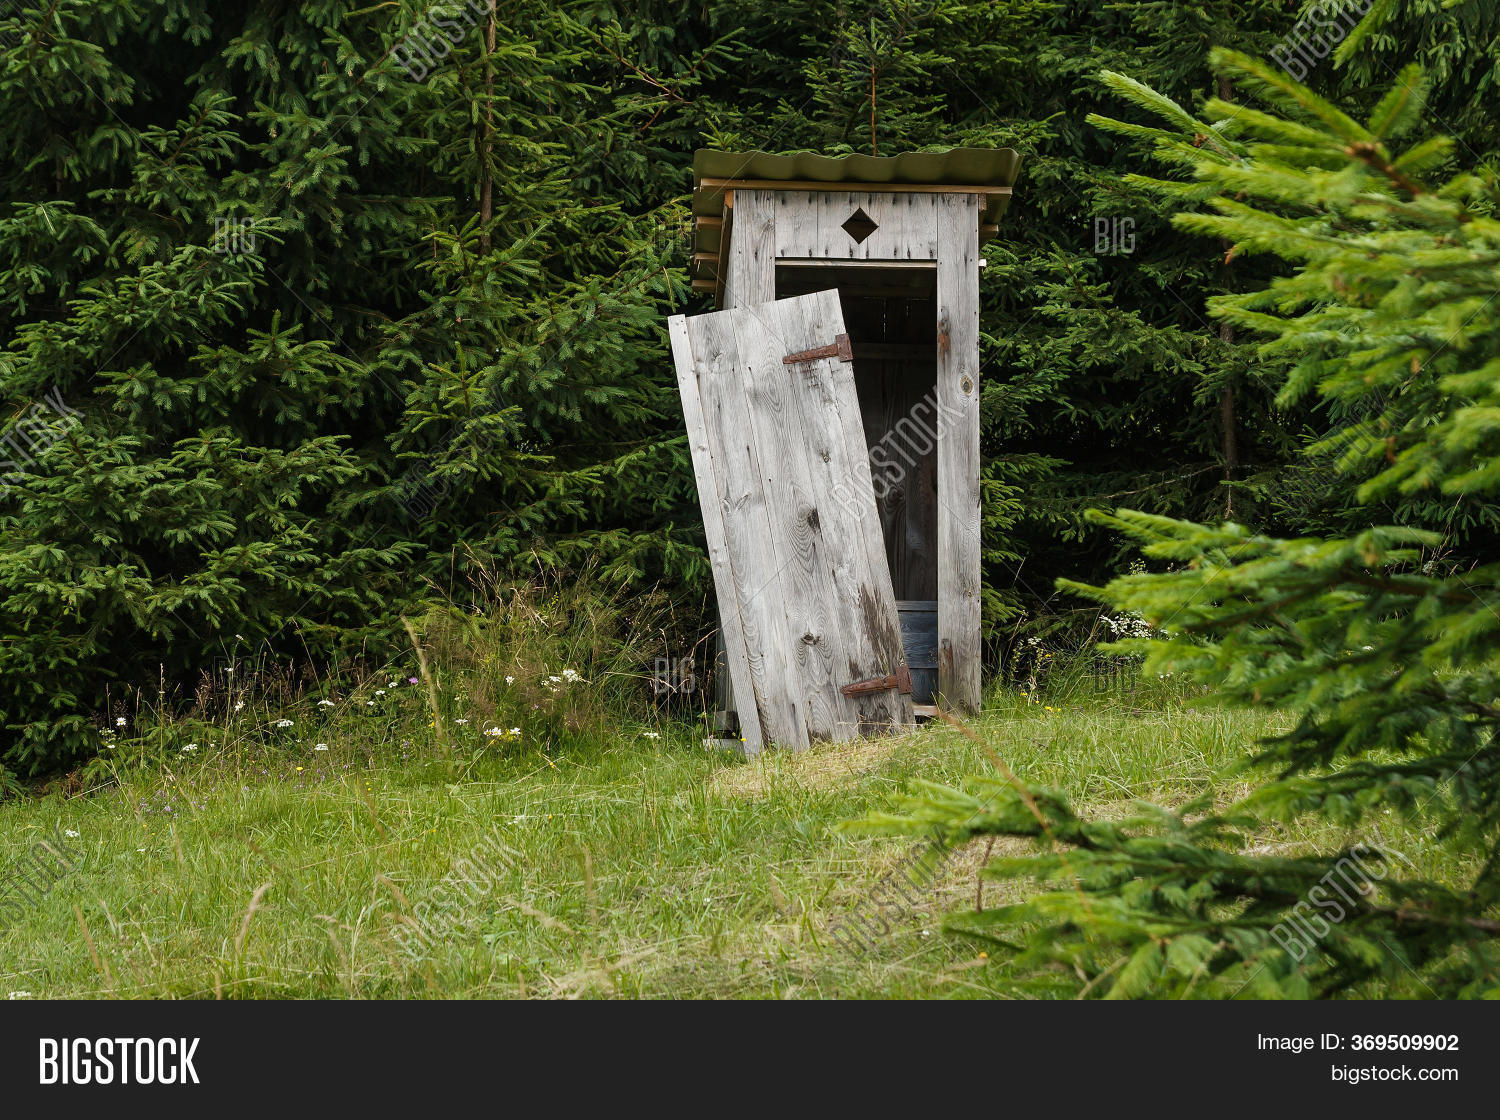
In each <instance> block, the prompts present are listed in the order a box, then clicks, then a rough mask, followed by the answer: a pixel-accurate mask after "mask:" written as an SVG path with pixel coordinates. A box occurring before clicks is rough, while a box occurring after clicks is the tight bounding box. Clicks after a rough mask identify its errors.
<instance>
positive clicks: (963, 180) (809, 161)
mask: <svg viewBox="0 0 1500 1120" xmlns="http://www.w3.org/2000/svg"><path fill="white" fill-rule="evenodd" d="M1020 165H1021V156H1020V153H1018V152H1016V151H1015V150H1014V149H1011V148H950V149H949V150H948V151H946V152H903V153H902V154H901V155H899V156H863V155H848V156H825V155H820V154H818V153H817V152H792V153H790V154H788V155H772V154H771V153H769V152H715V151H710V150H709V149H707V148H700V149H699V150H698V151H696V152H694V153H693V189H694V190H697V189H698V184H699V183H700V182H702V180H704V179H776V180H780V181H783V182H787V181H797V180H801V181H804V182H813V183H951V184H952V185H954V186H964V187H988V186H995V187H1010V186H1014V185H1015V182H1016V170H1017V168H1019V167H1020Z"/></svg>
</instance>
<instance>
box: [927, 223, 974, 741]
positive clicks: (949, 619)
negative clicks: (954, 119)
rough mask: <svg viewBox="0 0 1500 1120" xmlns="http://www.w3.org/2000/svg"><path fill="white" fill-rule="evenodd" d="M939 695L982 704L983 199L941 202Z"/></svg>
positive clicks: (952, 701) (970, 705)
mask: <svg viewBox="0 0 1500 1120" xmlns="http://www.w3.org/2000/svg"><path fill="white" fill-rule="evenodd" d="M939 199H940V202H939V209H938V265H937V320H938V321H937V332H938V334H937V343H938V345H937V361H938V368H937V399H938V410H939V415H940V417H941V419H940V422H939V438H938V466H937V475H938V691H939V692H940V693H941V694H942V697H943V700H944V702H945V703H947V704H948V705H950V706H953V707H956V708H958V709H960V710H963V711H969V712H973V711H977V710H978V709H979V701H980V597H979V591H980V536H979V533H980V529H979V267H978V260H977V255H978V238H979V199H978V197H977V196H975V195H959V194H945V195H940V196H939Z"/></svg>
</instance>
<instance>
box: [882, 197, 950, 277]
mask: <svg viewBox="0 0 1500 1120" xmlns="http://www.w3.org/2000/svg"><path fill="white" fill-rule="evenodd" d="M940 197H941V196H940V195H932V194H922V193H919V192H917V191H903V192H887V193H884V194H880V193H872V194H871V195H869V196H868V200H867V202H866V204H865V213H867V214H869V215H870V219H871V220H872V221H874V222H875V223H876V224H877V225H878V226H879V228H878V229H877V230H876V231H875V232H874V233H873V234H871V235H870V237H869V239H868V240H866V241H865V243H864V248H865V256H866V257H867V258H870V259H875V258H880V259H883V260H927V261H930V260H934V259H936V257H937V200H938V198H940Z"/></svg>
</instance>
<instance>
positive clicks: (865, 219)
mask: <svg viewBox="0 0 1500 1120" xmlns="http://www.w3.org/2000/svg"><path fill="white" fill-rule="evenodd" d="M842 228H843V230H844V232H845V233H847V234H848V235H849V236H850V237H852V238H854V243H855V244H856V245H858V244H860V243H861V242H863V241H864V239H865V238H867V237H869V236H870V234H872V233H874V232H875V231H876V230H877V229H879V228H880V226H879V225H878V224H877V223H876V221H875V219H874V218H872V217H870V215H868V214H866V213H865V208H864V207H863V206H861V207H860V208H859V209H858V210H856V211H854V213H852V214H850V215H849V217H848V218H847V219H846V220H845V222H844V225H843V227H842Z"/></svg>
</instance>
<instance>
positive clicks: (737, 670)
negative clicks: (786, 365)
mask: <svg viewBox="0 0 1500 1120" xmlns="http://www.w3.org/2000/svg"><path fill="white" fill-rule="evenodd" d="M667 333H668V336H669V337H670V338H671V340H672V358H673V363H674V365H675V366H676V368H677V388H678V390H679V392H680V393H681V396H682V415H683V420H684V422H685V423H686V425H687V433H688V447H689V448H690V449H691V452H692V457H693V473H694V475H696V476H697V479H698V505H699V508H701V509H702V511H703V534H704V536H705V537H706V538H707V541H708V558H709V563H710V564H711V565H712V567H713V570H714V573H715V576H716V577H717V575H718V573H719V572H721V571H723V572H725V573H727V574H728V576H729V578H728V579H726V580H723V581H721V580H719V579H718V578H715V580H714V591H715V595H716V599H717V602H718V606H719V620H720V621H719V626H720V635H719V641H718V643H717V644H718V647H719V648H720V649H721V650H722V651H723V654H724V660H725V668H727V670H728V672H729V678H730V680H731V682H733V685H734V687H735V688H737V689H738V692H739V695H741V696H754V695H755V685H754V682H753V680H752V674H751V668H750V656H749V651H748V649H747V648H746V645H745V628H744V623H743V620H742V619H741V616H740V604H739V597H738V595H737V594H736V591H735V587H736V584H737V580H736V579H735V577H734V575H733V572H734V557H733V556H732V555H731V554H730V551H729V542H728V539H727V536H726V530H725V525H724V500H725V491H724V486H723V483H722V482H720V480H719V477H718V468H717V467H716V466H715V464H714V458H713V451H712V443H711V441H710V439H709V434H708V427H707V422H706V421H705V420H704V416H703V399H702V395H701V392H700V389H699V386H698V374H697V372H696V369H695V364H694V359H693V346H692V340H691V339H690V337H689V335H688V328H687V319H686V317H685V316H682V315H673V316H671V317H670V318H669V319H668V320H667ZM739 722H740V736H741V738H742V739H743V740H744V750H745V752H746V753H747V754H751V755H754V754H758V753H759V752H760V750H761V747H762V746H763V745H764V737H763V735H762V733H761V726H760V715H759V713H758V712H757V711H756V706H755V705H754V704H751V705H749V710H748V711H744V712H741V713H740V714H739Z"/></svg>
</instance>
